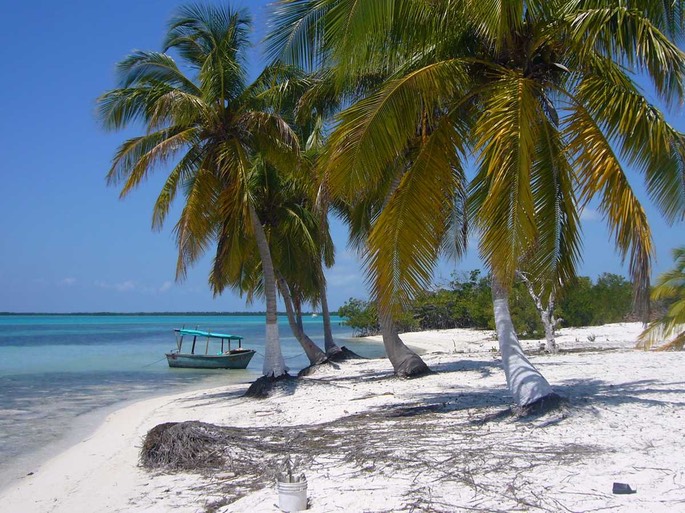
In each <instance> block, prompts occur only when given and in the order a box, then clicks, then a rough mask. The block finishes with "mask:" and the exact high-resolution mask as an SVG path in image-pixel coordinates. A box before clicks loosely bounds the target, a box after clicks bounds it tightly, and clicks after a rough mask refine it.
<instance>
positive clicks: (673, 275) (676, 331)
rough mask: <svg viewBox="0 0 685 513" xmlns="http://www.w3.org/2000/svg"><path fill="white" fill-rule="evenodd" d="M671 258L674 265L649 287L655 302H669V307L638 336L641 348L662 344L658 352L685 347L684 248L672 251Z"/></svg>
mask: <svg viewBox="0 0 685 513" xmlns="http://www.w3.org/2000/svg"><path fill="white" fill-rule="evenodd" d="M673 260H674V261H675V267H674V268H673V269H671V270H670V271H667V272H665V273H664V274H662V275H661V276H659V278H658V280H657V284H656V286H655V287H654V289H653V290H652V299H653V300H654V301H668V302H669V303H670V304H669V305H668V310H667V311H666V313H664V315H663V316H662V317H661V318H659V319H656V320H654V321H652V322H650V323H649V326H647V328H646V329H645V330H644V331H643V332H642V333H641V334H640V336H639V337H638V347H641V348H643V349H651V348H652V347H653V346H654V345H655V344H662V345H660V346H659V347H658V348H657V349H658V350H660V351H670V350H680V351H682V350H683V347H685V247H681V248H675V249H674V250H673ZM666 341H668V342H666Z"/></svg>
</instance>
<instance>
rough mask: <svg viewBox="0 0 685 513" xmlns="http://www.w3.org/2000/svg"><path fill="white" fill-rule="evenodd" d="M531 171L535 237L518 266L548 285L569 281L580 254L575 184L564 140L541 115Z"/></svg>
mask: <svg viewBox="0 0 685 513" xmlns="http://www.w3.org/2000/svg"><path fill="white" fill-rule="evenodd" d="M539 120H540V138H539V140H538V142H537V147H536V151H535V159H534V161H533V166H532V171H531V190H532V194H533V198H534V203H535V219H536V223H537V239H536V241H535V243H534V244H532V245H531V246H530V249H529V251H528V252H527V253H526V254H525V256H524V262H521V265H522V267H524V268H526V269H527V270H532V271H533V273H534V275H536V276H541V277H543V279H544V280H546V281H548V282H550V283H551V284H566V283H571V282H572V281H573V279H574V278H575V274H576V273H575V269H576V268H577V266H578V263H579V262H580V257H581V246H582V241H581V233H580V219H579V213H578V206H577V200H576V194H575V187H576V183H575V182H574V179H573V177H574V172H573V167H572V164H571V162H569V160H568V154H567V152H566V147H565V141H564V140H563V138H562V134H561V133H560V131H559V130H558V129H557V127H556V126H554V124H553V123H552V122H551V121H550V120H549V119H548V118H547V117H544V116H540V117H539Z"/></svg>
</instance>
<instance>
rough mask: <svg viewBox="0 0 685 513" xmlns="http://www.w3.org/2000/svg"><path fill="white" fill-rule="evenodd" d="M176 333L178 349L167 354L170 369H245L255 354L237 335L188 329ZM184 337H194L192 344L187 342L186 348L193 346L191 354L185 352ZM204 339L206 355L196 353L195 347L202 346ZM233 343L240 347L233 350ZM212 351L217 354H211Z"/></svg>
mask: <svg viewBox="0 0 685 513" xmlns="http://www.w3.org/2000/svg"><path fill="white" fill-rule="evenodd" d="M174 332H175V333H176V349H175V350H174V351H171V352H170V353H166V359H167V362H169V367H183V368H191V369H244V368H246V367H247V364H248V363H250V360H251V359H252V357H253V356H254V354H255V352H254V351H253V350H252V349H244V348H243V347H242V342H243V337H239V336H237V335H228V334H226V333H212V332H209V331H200V330H187V329H175V330H174ZM184 337H193V340H192V342H191V341H190V340H187V341H186V347H187V344H192V345H191V347H190V352H186V353H184V352H183V338H184ZM198 339H200V341H198ZM202 339H205V343H204V346H205V347H204V350H205V351H204V354H202V353H196V352H195V347H196V345H198V342H199V343H200V345H202ZM231 341H238V347H237V348H236V349H232V348H231ZM219 343H220V344H221V351H218V349H219ZM200 350H201V349H200ZM210 350H212V351H216V352H213V353H210Z"/></svg>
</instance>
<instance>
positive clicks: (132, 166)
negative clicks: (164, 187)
mask: <svg viewBox="0 0 685 513" xmlns="http://www.w3.org/2000/svg"><path fill="white" fill-rule="evenodd" d="M196 135H197V131H196V130H195V129H193V128H190V129H185V130H178V129H177V130H174V129H164V130H160V131H158V132H153V133H151V134H147V135H143V136H139V137H134V138H132V139H129V140H128V141H126V142H125V143H124V144H122V145H121V146H120V148H119V150H118V151H117V153H116V154H115V156H114V159H113V160H112V167H111V168H110V170H109V172H108V173H107V182H108V183H109V184H110V185H119V184H120V183H122V182H123V184H124V185H123V187H122V189H121V193H120V196H121V197H122V198H123V197H124V196H126V195H127V194H128V193H129V192H130V191H131V190H132V189H134V188H135V187H137V186H138V184H140V182H141V181H142V180H143V179H144V178H145V177H146V176H147V174H148V173H149V172H150V171H151V170H152V169H154V167H155V166H157V165H161V164H164V163H166V162H168V161H169V160H170V159H172V158H173V157H174V156H176V154H177V153H178V152H180V151H182V150H183V149H184V148H186V147H187V146H188V145H189V144H191V143H192V142H193V141H194V140H195V137H196Z"/></svg>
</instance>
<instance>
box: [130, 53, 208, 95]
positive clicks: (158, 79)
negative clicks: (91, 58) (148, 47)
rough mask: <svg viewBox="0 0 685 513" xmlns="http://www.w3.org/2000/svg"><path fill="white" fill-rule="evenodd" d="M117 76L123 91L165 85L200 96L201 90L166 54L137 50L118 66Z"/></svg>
mask: <svg viewBox="0 0 685 513" xmlns="http://www.w3.org/2000/svg"><path fill="white" fill-rule="evenodd" d="M117 76H118V81H119V85H120V88H121V89H135V88H140V87H147V88H151V87H154V86H155V85H159V84H164V85H166V86H168V87H172V88H175V89H178V90H180V91H183V92H185V93H188V94H194V95H196V96H199V95H200V89H198V87H197V86H196V85H195V84H194V83H193V81H192V80H190V79H189V78H188V77H186V75H184V74H183V72H182V71H181V70H180V69H179V68H178V65H177V64H176V61H174V59H173V58H172V57H171V56H169V55H167V54H165V53H160V52H145V51H142V50H137V51H135V52H133V53H132V54H131V55H129V56H128V57H126V58H125V59H124V60H122V61H121V62H119V64H117Z"/></svg>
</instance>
